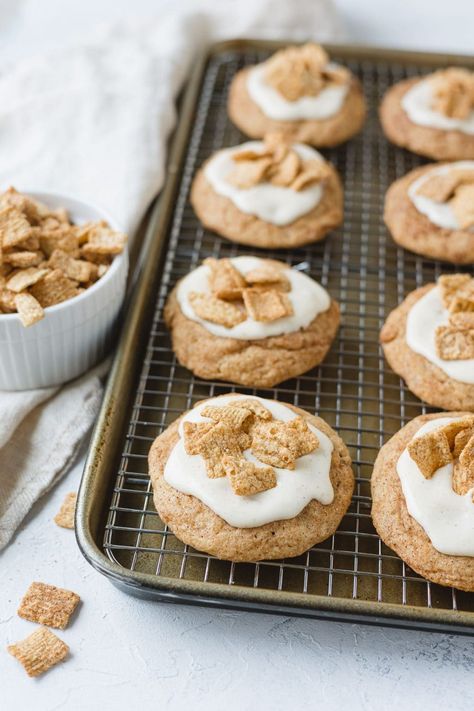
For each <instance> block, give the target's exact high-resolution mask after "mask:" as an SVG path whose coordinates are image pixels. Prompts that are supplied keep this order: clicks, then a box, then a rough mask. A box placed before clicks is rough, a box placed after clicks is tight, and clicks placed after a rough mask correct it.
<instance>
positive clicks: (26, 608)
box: [18, 583, 81, 630]
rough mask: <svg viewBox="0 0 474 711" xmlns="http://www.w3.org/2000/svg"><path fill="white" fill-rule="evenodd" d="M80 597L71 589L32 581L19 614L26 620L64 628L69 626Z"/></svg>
mask: <svg viewBox="0 0 474 711" xmlns="http://www.w3.org/2000/svg"><path fill="white" fill-rule="evenodd" d="M80 599H81V598H80V597H79V595H76V593H74V592H71V590H65V589H64V588H57V587H55V586H54V585H46V584H45V583H31V585H30V587H29V588H28V590H27V591H26V593H25V595H24V597H23V599H22V601H21V604H20V607H19V608H18V615H19V616H20V617H23V619H24V620H29V621H30V622H38V623H39V624H41V625H47V626H48V627H57V628H58V629H61V630H63V629H65V628H66V627H67V626H68V624H69V619H70V617H71V615H72V614H73V612H74V610H75V609H76V607H77V606H78V604H79V602H80Z"/></svg>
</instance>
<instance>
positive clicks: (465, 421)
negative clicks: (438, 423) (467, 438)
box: [441, 415, 474, 456]
mask: <svg viewBox="0 0 474 711" xmlns="http://www.w3.org/2000/svg"><path fill="white" fill-rule="evenodd" d="M470 427H474V415H473V416H472V417H463V418H462V419H461V420H455V421H454V422H450V423H449V424H448V425H444V427H442V428H441V431H442V432H443V433H444V434H445V435H446V437H447V439H448V443H449V448H450V450H451V451H453V450H454V448H455V441H456V437H457V435H458V434H459V433H460V432H462V431H465V430H466V428H470ZM455 456H458V455H455Z"/></svg>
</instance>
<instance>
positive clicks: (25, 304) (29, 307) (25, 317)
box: [15, 292, 44, 326]
mask: <svg viewBox="0 0 474 711" xmlns="http://www.w3.org/2000/svg"><path fill="white" fill-rule="evenodd" d="M15 307H16V310H17V311H18V316H19V317H20V320H21V322H22V324H23V326H33V324H35V323H37V322H38V321H41V319H42V318H44V311H43V307H42V306H41V304H39V303H38V301H37V300H36V299H35V297H34V296H32V294H28V292H23V293H21V294H16V296H15Z"/></svg>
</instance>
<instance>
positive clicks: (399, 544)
mask: <svg viewBox="0 0 474 711" xmlns="http://www.w3.org/2000/svg"><path fill="white" fill-rule="evenodd" d="M473 493H474V417H473V415H472V414H470V413H467V412H446V413H444V412H439V413H434V414H430V415H421V416H420V417H416V418H415V419H414V420H412V421H411V422H409V423H408V425H406V426H405V427H403V428H402V429H401V430H400V431H399V432H397V434H396V435H394V436H393V437H392V438H391V439H390V440H389V441H388V442H387V443H386V444H385V445H384V446H383V447H382V449H381V450H380V452H379V455H378V457H377V459H376V461H375V465H374V471H373V473H372V502H373V504H372V518H373V522H374V526H375V528H376V530H377V532H378V534H379V536H380V538H381V539H382V540H383V541H384V543H385V544H386V545H387V546H389V547H390V548H392V549H393V550H394V551H395V552H396V553H398V555H399V556H400V558H402V560H404V561H405V563H407V564H408V565H409V566H410V567H411V568H412V569H413V570H415V571H416V572H417V573H419V574H420V575H423V576H424V577H425V578H427V579H428V580H431V581H432V582H435V583H439V584H440V585H448V586H453V587H455V588H460V589H461V590H468V591H471V592H473V591H474V502H473Z"/></svg>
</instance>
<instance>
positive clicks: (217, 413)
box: [201, 404, 253, 430]
mask: <svg viewBox="0 0 474 711" xmlns="http://www.w3.org/2000/svg"><path fill="white" fill-rule="evenodd" d="M201 415H202V416H203V417H209V418H210V419H211V420H214V421H215V422H226V423H227V424H228V425H230V426H231V427H235V429H236V430H240V429H242V428H243V427H245V425H246V424H247V425H249V424H250V422H249V420H250V419H251V418H252V415H253V413H252V412H251V411H250V410H247V409H245V408H243V407H239V406H238V404H237V406H236V407H234V406H233V405H224V407H216V406H214V405H208V406H207V407H204V408H203V409H202V410H201Z"/></svg>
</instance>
